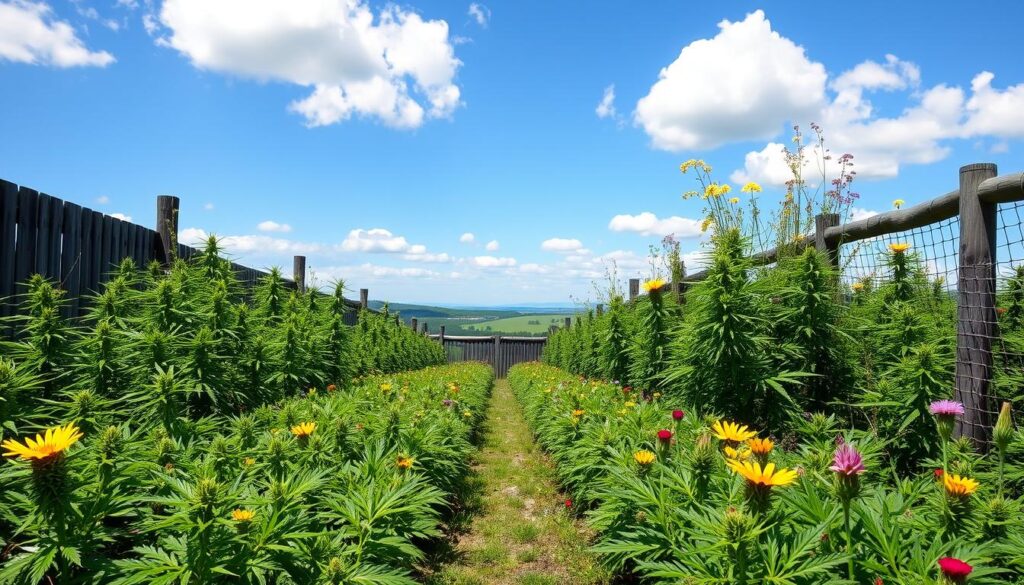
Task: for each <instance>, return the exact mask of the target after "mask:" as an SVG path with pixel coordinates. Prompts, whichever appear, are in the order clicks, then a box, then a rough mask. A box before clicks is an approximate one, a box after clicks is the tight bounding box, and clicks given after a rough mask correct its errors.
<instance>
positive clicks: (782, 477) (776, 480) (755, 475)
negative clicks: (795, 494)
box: [726, 459, 797, 487]
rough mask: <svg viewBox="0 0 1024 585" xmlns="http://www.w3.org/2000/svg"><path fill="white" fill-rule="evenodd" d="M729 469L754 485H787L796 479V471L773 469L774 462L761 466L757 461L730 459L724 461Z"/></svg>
mask: <svg viewBox="0 0 1024 585" xmlns="http://www.w3.org/2000/svg"><path fill="white" fill-rule="evenodd" d="M726 465H728V466H729V469H732V470H733V471H735V472H736V473H738V474H740V475H742V476H743V477H744V478H746V480H747V481H748V482H749V483H750V484H751V485H753V486H755V487H773V486H779V487H782V486H787V485H789V484H791V483H793V482H795V481H796V478H797V473H796V470H793V469H778V470H777V469H775V464H774V463H768V464H767V465H765V466H764V467H763V468H762V467H761V464H760V463H758V462H757V461H737V460H735V459H730V460H728V461H726Z"/></svg>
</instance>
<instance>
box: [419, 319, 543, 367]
mask: <svg viewBox="0 0 1024 585" xmlns="http://www.w3.org/2000/svg"><path fill="white" fill-rule="evenodd" d="M430 338H432V339H436V340H438V342H439V343H441V344H442V345H443V346H444V351H445V354H446V355H447V356H448V363H454V362H484V363H486V364H490V366H491V367H492V368H494V375H495V376H497V377H499V378H504V377H505V375H506V374H508V369H509V368H511V367H512V366H514V365H516V364H519V363H523V362H533V361H537V360H539V359H540V355H541V352H542V351H543V350H544V344H546V343H547V337H504V336H501V335H494V336H465V335H459V336H454V335H445V334H444V327H441V334H440V335H430Z"/></svg>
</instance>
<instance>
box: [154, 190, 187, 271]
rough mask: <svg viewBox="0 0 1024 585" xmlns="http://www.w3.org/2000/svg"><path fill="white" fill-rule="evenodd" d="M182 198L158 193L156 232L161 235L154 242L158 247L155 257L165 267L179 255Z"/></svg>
mask: <svg viewBox="0 0 1024 585" xmlns="http://www.w3.org/2000/svg"><path fill="white" fill-rule="evenodd" d="M180 206H181V200H180V199H178V198H177V197H175V196H174V195H158V196H157V198H156V232H157V233H158V234H160V237H159V238H158V239H157V241H156V242H154V243H155V244H156V246H157V249H156V250H155V251H154V257H156V259H157V260H159V261H160V264H161V265H163V266H164V267H168V266H170V265H171V262H173V261H174V257H175V256H177V255H178V209H179V207H180Z"/></svg>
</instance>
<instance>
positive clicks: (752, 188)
mask: <svg viewBox="0 0 1024 585" xmlns="http://www.w3.org/2000/svg"><path fill="white" fill-rule="evenodd" d="M740 191H743V192H744V193H760V192H761V185H758V184H757V183H754V182H753V181H751V182H750V183H747V184H746V185H743V188H742V189H740Z"/></svg>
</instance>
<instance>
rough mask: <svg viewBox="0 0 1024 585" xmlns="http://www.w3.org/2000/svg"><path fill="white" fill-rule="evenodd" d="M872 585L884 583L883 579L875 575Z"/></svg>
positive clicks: (883, 584)
mask: <svg viewBox="0 0 1024 585" xmlns="http://www.w3.org/2000/svg"><path fill="white" fill-rule="evenodd" d="M873 585H885V581H882V578H881V577H875V581H874V584H873Z"/></svg>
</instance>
